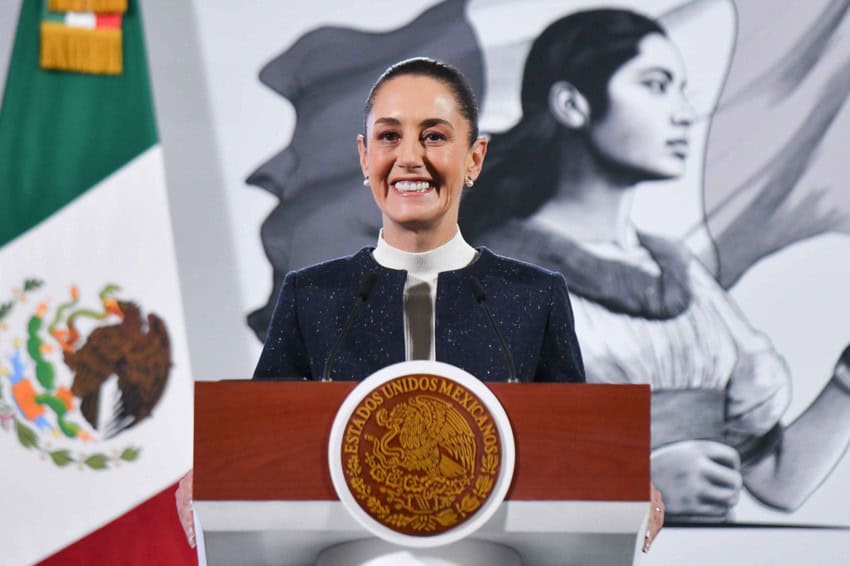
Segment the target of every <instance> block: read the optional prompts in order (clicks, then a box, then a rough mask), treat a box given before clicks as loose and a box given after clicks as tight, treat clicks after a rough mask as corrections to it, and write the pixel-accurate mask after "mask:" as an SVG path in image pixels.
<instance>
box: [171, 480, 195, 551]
mask: <svg viewBox="0 0 850 566" xmlns="http://www.w3.org/2000/svg"><path fill="white" fill-rule="evenodd" d="M174 497H175V499H176V500H177V516H178V517H179V518H180V524H181V525H182V526H183V531H184V532H185V533H186V540H187V541H188V542H189V546H191V547H192V548H195V518H194V516H193V513H192V470H189V471H188V472H186V475H185V476H183V477H182V478H180V482H179V483H178V484H177V491H175V492H174Z"/></svg>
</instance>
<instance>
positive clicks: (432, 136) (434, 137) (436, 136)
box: [422, 132, 446, 143]
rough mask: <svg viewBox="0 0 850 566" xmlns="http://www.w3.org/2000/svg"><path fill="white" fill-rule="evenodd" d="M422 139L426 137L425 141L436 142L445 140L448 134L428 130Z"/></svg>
mask: <svg viewBox="0 0 850 566" xmlns="http://www.w3.org/2000/svg"><path fill="white" fill-rule="evenodd" d="M422 139H424V140H425V142H430V143H434V142H441V141H444V140H445V139H446V136H445V134H441V133H440V132H428V133H426V134H425V135H424V136H422Z"/></svg>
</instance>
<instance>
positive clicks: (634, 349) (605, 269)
mask: <svg viewBox="0 0 850 566" xmlns="http://www.w3.org/2000/svg"><path fill="white" fill-rule="evenodd" d="M684 87H685V73H684V68H683V64H682V61H681V58H680V56H679V54H678V52H677V50H676V48H675V47H674V46H673V44H672V43H671V42H670V41H669V39H668V38H667V36H666V34H665V32H664V30H663V29H662V28H661V27H660V26H659V25H658V23H656V22H655V21H653V20H650V19H649V18H646V17H643V16H640V15H638V14H635V13H633V12H628V11H625V10H593V11H587V12H580V13H574V14H572V15H570V16H567V17H565V18H562V19H561V20H558V21H556V22H555V23H553V24H551V25H550V26H549V27H548V28H547V29H546V30H545V31H544V32H543V33H542V34H541V35H540V36H539V37H538V38H537V40H536V41H535V43H534V45H533V46H532V48H531V51H530V52H529V55H528V59H527V63H526V68H525V72H524V77H523V84H522V109H523V118H522V120H521V121H520V123H519V124H518V125H517V126H516V127H515V128H513V129H512V130H511V131H509V132H507V133H506V134H504V135H500V136H494V137H493V138H492V141H491V144H492V145H493V146H494V147H495V148H499V151H500V152H501V153H500V154H495V155H491V159H490V161H489V163H488V167H487V169H486V170H485V171H484V177H483V181H484V183H483V184H485V185H486V186H484V187H480V188H479V189H478V190H477V191H476V193H473V194H471V195H470V198H468V199H466V200H465V202H464V210H463V213H462V216H461V217H462V219H463V225H464V229H465V230H466V232H467V234H469V235H470V236H471V237H472V239H473V240H474V241H478V242H483V243H485V244H486V245H488V246H492V247H493V248H494V249H497V250H499V251H501V252H503V253H507V254H509V255H512V256H515V257H519V258H522V259H527V260H529V261H532V262H534V263H539V264H541V265H544V266H545V267H549V268H550V269H553V270H556V271H560V272H562V273H563V274H564V275H565V276H566V278H567V281H568V283H569V285H570V291H571V293H572V295H573V307H574V309H575V317H576V329H577V334H578V335H579V336H580V337H581V347H582V352H583V356H584V362H585V366H586V368H587V371H588V379H589V381H597V382H612V383H649V384H651V385H652V389H653V415H652V440H653V454H652V470H653V472H652V474H653V481H654V482H655V483H656V484H657V485H658V487H659V489H661V490H662V492H663V493H664V495H665V500H666V503H667V511H668V513H670V514H676V515H678V516H679V518H699V519H706V518H708V519H714V520H719V519H724V518H726V517H727V516H728V513H729V511H730V509H731V508H732V507H733V506H734V504H735V503H736V501H737V498H738V495H739V492H740V489H741V487H742V485H746V487H747V488H748V490H749V491H750V492H751V493H753V494H754V495H755V496H756V497H757V498H759V499H760V500H762V501H763V502H765V503H767V504H769V505H772V506H774V507H777V508H781V509H786V510H790V509H793V508H795V507H796V506H798V505H800V504H801V503H802V501H803V500H804V499H805V498H806V497H807V496H808V495H809V494H810V493H811V492H812V491H813V490H814V489H815V488H816V487H817V485H818V484H819V483H820V481H822V480H823V478H824V477H825V476H826V475H827V474H828V473H829V471H830V469H831V467H832V466H833V465H834V464H835V463H836V462H837V460H838V458H840V456H841V454H842V452H843V450H844V448H845V447H846V445H847V442H848V434H850V395H848V391H850V389H847V388H846V386H843V385H842V383H841V382H839V381H836V379H838V378H837V377H836V378H834V379H833V381H832V382H830V384H829V385H828V386H827V388H825V389H824V391H823V393H822V394H821V396H820V397H819V398H818V400H816V401H815V403H814V404H813V405H812V407H810V409H809V410H808V411H807V412H806V414H805V415H804V416H803V417H801V418H800V419H798V421H796V422H795V423H794V424H792V425H791V426H789V427H785V428H783V427H782V426H781V425H780V423H779V419H780V417H781V416H782V414H783V413H784V411H785V409H786V408H787V406H788V402H789V399H790V380H789V376H788V373H787V369H786V366H785V363H784V361H783V360H782V359H781V358H780V357H779V356H778V354H777V353H776V352H775V351H774V350H773V348H772V345H771V344H770V343H769V341H768V340H767V339H766V338H765V337H764V336H762V335H761V334H759V333H757V332H755V331H754V330H753V329H751V328H750V326H749V324H748V322H747V321H746V320H745V319H744V318H743V316H742V314H741V313H740V312H739V311H738V310H737V308H736V307H735V305H734V304H732V302H731V300H730V299H729V298H728V296H727V295H726V294H725V292H724V291H723V290H722V289H721V288H720V287H719V286H718V285H717V284H716V282H715V281H714V280H713V279H712V278H711V277H710V276H709V275H708V273H707V272H706V271H705V270H704V269H703V267H702V266H701V265H700V264H698V263H697V262H695V261H693V260H692V258H691V256H690V255H689V253H688V252H687V251H686V250H685V249H684V248H683V247H681V246H680V245H678V244H677V243H675V242H671V241H667V240H665V239H662V238H658V237H653V236H650V235H647V234H641V233H638V232H637V231H636V230H635V228H634V227H633V225H632V224H631V222H630V221H629V211H630V206H631V202H632V199H633V197H634V192H635V190H636V188H637V186H638V183H640V182H642V181H648V180H657V179H666V178H673V177H677V176H679V175H681V174H682V173H683V171H684V167H685V161H686V158H687V155H688V149H689V144H688V134H689V130H690V126H691V123H692V121H693V119H694V113H693V110H692V108H691V107H690V105H689V104H688V101H687V100H686V98H685V95H684ZM485 199H486V201H487V203H486V204H487V206H484V203H483V202H482V201H484V200H485ZM824 418H832V419H837V422H836V426H834V427H830V429H831V430H829V431H826V432H824V431H822V430H821V431H818V430H817V429H818V427H819V426H820V425H821V423H820V422H819V420H821V419H824ZM815 438H817V439H818V441H819V443H821V444H819V445H818V446H812V445H811V444H812V441H813V440H814V439H815ZM780 447H781V448H782V449H781V450H780V449H779V448H780ZM801 455H802V457H804V458H805V459H806V461H805V463H804V462H801V461H799V460H798V459H795V458H799V457H800V456H801Z"/></svg>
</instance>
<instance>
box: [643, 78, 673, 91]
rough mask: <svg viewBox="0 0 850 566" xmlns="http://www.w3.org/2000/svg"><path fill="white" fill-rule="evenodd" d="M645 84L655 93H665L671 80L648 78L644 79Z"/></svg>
mask: <svg viewBox="0 0 850 566" xmlns="http://www.w3.org/2000/svg"><path fill="white" fill-rule="evenodd" d="M643 84H644V86H645V87H646V88H648V89H649V91H650V92H652V93H655V94H664V93H666V92H667V88H668V87H669V86H670V82H669V81H664V80H660V79H647V80H645V81H643Z"/></svg>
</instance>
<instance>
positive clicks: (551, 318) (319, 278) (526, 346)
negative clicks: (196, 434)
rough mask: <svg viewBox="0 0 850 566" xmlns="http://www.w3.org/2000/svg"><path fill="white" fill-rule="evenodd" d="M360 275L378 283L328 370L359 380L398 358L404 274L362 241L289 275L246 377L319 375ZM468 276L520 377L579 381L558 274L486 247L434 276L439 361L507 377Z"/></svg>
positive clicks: (564, 291) (486, 378)
mask: <svg viewBox="0 0 850 566" xmlns="http://www.w3.org/2000/svg"><path fill="white" fill-rule="evenodd" d="M367 273H374V274H375V275H377V281H376V283H375V286H374V288H373V289H372V292H371V293H370V294H369V297H368V300H367V301H366V302H365V303H363V304H362V305H361V306H360V308H359V311H358V312H357V315H356V318H355V320H354V322H353V325H352V327H351V331H350V332H349V333H348V336H347V338H346V339H345V340H344V342H343V343H342V346H341V348H340V350H339V353H338V357H337V358H336V360H335V362H334V365H333V372H332V374H331V377H332V378H333V379H334V380H361V379H364V378H365V377H368V376H369V375H370V374H372V373H374V372H375V371H377V370H379V369H381V368H383V367H385V366H387V365H389V364H393V363H397V362H402V361H404V358H405V343H404V311H403V308H404V283H405V280H406V279H407V272H406V271H401V270H394V269H387V268H385V267H382V266H381V265H380V264H378V263H377V262H376V261H375V259H374V258H373V257H372V248H364V249H362V250H360V251H359V252H357V253H356V254H354V255H352V256H348V257H344V258H340V259H335V260H332V261H329V262H326V263H321V264H319V265H314V266H311V267H307V268H305V269H302V270H300V271H294V272H291V273H289V274H287V276H286V278H285V279H284V282H283V286H282V287H281V291H280V295H279V296H278V299H277V304H276V305H275V310H274V315H273V316H272V320H271V324H270V325H269V331H268V334H267V337H266V342H265V345H264V347H263V353H262V355H261V356H260V361H259V363H258V364H257V369H256V370H255V371H254V379H274V378H296V379H300V378H308V379H320V378H321V376H322V372H323V371H324V366H325V360H326V359H327V356H328V352H329V351H330V349H331V347H332V346H333V343H334V341H335V340H336V337H337V334H338V333H339V332H340V330H341V329H342V326H343V324H344V322H345V319H346V317H347V316H348V313H349V311H350V310H351V307H352V305H353V304H354V302H355V300H356V299H357V293H358V290H359V288H360V282H361V281H362V279H363V277H364V276H365V275H366V274H367ZM471 276H476V277H478V279H479V280H480V281H481V284H482V286H483V287H484V290H485V291H486V295H487V304H488V305H489V306H490V309H491V311H492V312H493V315H494V317H495V319H496V323H497V324H498V326H499V328H500V330H501V331H502V333H503V334H504V336H505V340H506V341H507V343H508V346H509V347H510V349H511V353H512V354H513V357H514V362H515V364H516V368H517V375H518V377H519V379H520V381H578V382H581V381H584V380H585V376H584V366H583V364H582V360H581V353H580V351H579V345H578V340H577V339H576V335H575V329H574V323H573V313H572V309H571V307H570V301H569V297H568V295H567V286H566V283H565V281H564V278H563V276H562V275H560V274H558V273H554V272H552V271H548V270H545V269H542V268H540V267H536V266H533V265H531V264H527V263H523V262H520V261H516V260H513V259H508V258H505V257H501V256H498V255H496V254H494V253H492V252H491V251H489V250H488V249H486V248H481V249H480V250H479V256H478V259H477V260H476V261H475V262H473V263H472V264H471V265H469V266H467V267H465V268H463V269H458V270H455V271H446V272H443V273H440V274H439V278H438V280H437V303H436V307H435V309H436V316H435V321H436V328H435V339H436V344H435V350H436V356H437V360H439V361H442V362H447V363H450V364H453V365H456V366H458V367H460V368H463V369H464V370H466V371H468V372H469V373H471V374H472V375H474V376H476V377H478V378H479V379H482V380H484V381H504V380H505V379H507V378H508V376H509V371H508V368H507V365H506V362H505V359H504V355H503V353H502V351H501V349H500V348H499V341H498V338H497V337H496V335H495V334H494V332H493V329H492V328H491V327H490V324H489V322H488V321H487V318H486V315H485V313H484V312H482V311H481V306H480V305H479V304H478V303H477V302H476V300H475V296H474V295H473V292H472V288H471V286H470V283H469V278H470V277H471Z"/></svg>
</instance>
